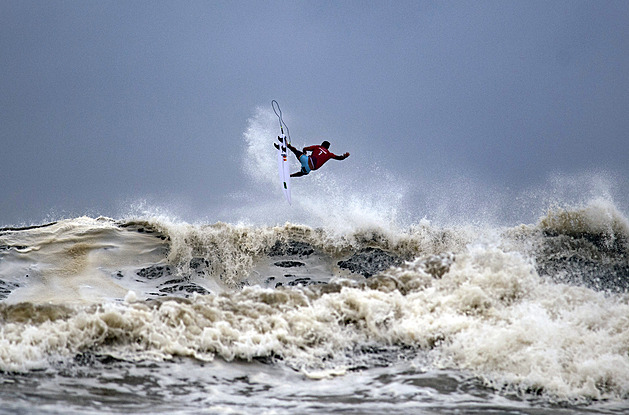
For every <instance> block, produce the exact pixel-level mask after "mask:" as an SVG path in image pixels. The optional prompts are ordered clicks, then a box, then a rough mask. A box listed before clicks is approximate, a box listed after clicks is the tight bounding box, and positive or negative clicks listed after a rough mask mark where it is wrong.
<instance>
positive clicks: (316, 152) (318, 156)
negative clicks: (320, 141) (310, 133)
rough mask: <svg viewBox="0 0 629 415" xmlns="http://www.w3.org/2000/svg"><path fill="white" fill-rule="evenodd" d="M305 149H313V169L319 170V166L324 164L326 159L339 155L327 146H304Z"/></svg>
mask: <svg viewBox="0 0 629 415" xmlns="http://www.w3.org/2000/svg"><path fill="white" fill-rule="evenodd" d="M304 151H312V154H311V155H310V163H309V164H310V168H311V169H312V170H317V169H318V168H319V167H321V166H323V165H324V164H325V162H326V161H328V160H330V159H331V158H333V157H338V156H337V155H336V154H334V153H332V152H331V151H330V150H328V149H327V148H325V147H321V146H310V147H304Z"/></svg>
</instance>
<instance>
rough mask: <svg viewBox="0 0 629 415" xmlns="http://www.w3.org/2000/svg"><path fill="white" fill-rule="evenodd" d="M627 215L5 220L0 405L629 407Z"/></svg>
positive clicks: (280, 409) (114, 409) (379, 409)
mask: <svg viewBox="0 0 629 415" xmlns="http://www.w3.org/2000/svg"><path fill="white" fill-rule="evenodd" d="M628 237H629V224H628V222H627V219H626V217H625V216H624V215H623V214H622V213H621V212H619V211H618V210H617V209H616V208H615V207H614V206H613V205H611V204H609V203H604V202H602V201H598V202H596V203H590V204H589V205H587V206H584V207H582V208H575V209H572V210H566V209H557V210H554V211H549V213H548V214H547V215H546V216H544V217H542V218H540V220H539V221H538V222H537V223H534V224H531V225H519V226H516V227H499V228H493V229H487V228H486V227H484V228H475V227H469V226H468V227H458V228H457V227H454V226H453V227H438V226H435V225H432V224H431V223H430V222H428V221H426V220H424V221H420V223H418V224H415V225H412V226H410V227H408V228H407V229H404V230H398V231H396V232H393V231H392V230H390V229H389V230H385V229H383V228H380V229H376V228H363V229H356V230H354V231H349V232H347V231H343V232H338V231H333V230H326V229H323V228H312V227H309V226H306V225H299V224H293V223H286V224H284V225H281V226H262V225H245V224H228V223H220V222H219V223H213V224H204V225H203V224H201V225H192V224H187V223H185V222H176V221H167V220H165V219H164V218H153V219H151V218H144V219H125V220H115V219H111V218H104V217H99V218H90V217H79V218H73V219H65V220H61V221H58V222H54V223H48V224H44V225H40V226H35V227H28V228H5V229H3V230H2V231H1V232H0V293H1V294H0V295H1V300H0V371H1V372H0V373H1V375H0V382H1V383H2V387H1V388H0V413H7V414H9V413H96V412H102V411H105V412H111V413H166V412H169V413H170V412H174V413H251V412H260V413H331V412H347V413H374V414H375V413H383V412H390V413H523V414H529V413H530V414H546V413H624V412H626V411H627V410H628V409H629V400H628V398H629V354H628V353H629V296H628V295H627V293H626V291H627V286H628V281H629V280H628V278H629V262H628V260H627V253H628V252H629V245H628V239H627V238H628Z"/></svg>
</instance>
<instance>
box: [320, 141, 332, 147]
mask: <svg viewBox="0 0 629 415" xmlns="http://www.w3.org/2000/svg"><path fill="white" fill-rule="evenodd" d="M321 147H325V148H330V142H329V141H324V142H323V143H321Z"/></svg>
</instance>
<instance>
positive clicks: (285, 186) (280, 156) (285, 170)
mask: <svg viewBox="0 0 629 415" xmlns="http://www.w3.org/2000/svg"><path fill="white" fill-rule="evenodd" d="M280 138H281V139H282V143H281V144H280V148H279V149H278V150H277V168H278V171H279V173H280V183H281V185H282V190H283V191H284V196H286V200H288V204H289V205H290V204H291V202H290V166H289V164H288V148H287V146H286V136H285V135H284V134H282V135H281V136H280Z"/></svg>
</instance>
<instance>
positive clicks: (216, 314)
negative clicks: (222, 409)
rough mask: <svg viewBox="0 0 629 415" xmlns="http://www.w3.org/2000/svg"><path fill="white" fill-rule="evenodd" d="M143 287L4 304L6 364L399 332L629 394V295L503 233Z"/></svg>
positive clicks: (507, 384) (407, 340)
mask: <svg viewBox="0 0 629 415" xmlns="http://www.w3.org/2000/svg"><path fill="white" fill-rule="evenodd" d="M133 301H134V297H133V296H128V297H127V302H126V303H119V304H113V303H110V304H103V305H94V306H78V305H77V306H72V307H62V306H28V310H26V311H25V310H24V309H23V307H24V306H20V305H2V306H1V307H0V314H1V315H2V319H3V330H2V331H1V332H0V351H1V352H0V367H1V368H2V369H3V370H24V369H29V368H34V367H42V366H45V365H46V364H47V362H49V361H51V360H54V359H55V358H57V357H58V356H70V357H71V356H73V355H74V354H76V353H80V352H83V351H86V350H90V351H92V352H93V353H97V354H108V355H111V356H115V357H117V358H122V359H129V360H134V359H143V358H155V359H168V358H171V357H172V356H189V357H193V358H196V359H201V360H211V359H213V358H214V357H215V356H220V357H222V358H224V359H227V360H231V359H245V360H249V359H254V358H269V359H272V360H274V361H278V360H281V361H283V362H284V364H287V365H289V366H291V367H293V368H295V369H298V370H304V371H305V373H312V371H313V370H315V371H316V370H321V369H324V370H326V371H327V372H325V373H335V374H341V373H343V372H344V371H345V370H347V369H352V368H353V367H356V366H358V367H361V366H362V365H363V364H364V362H365V359H366V357H365V355H366V354H367V355H369V353H372V354H376V355H378V354H379V353H380V351H381V350H384V349H386V348H389V347H392V346H394V347H399V348H405V350H408V349H407V348H409V347H410V348H411V349H412V350H415V351H416V352H417V353H421V354H422V355H423V356H424V357H423V358H425V357H426V356H427V357H428V361H429V362H431V363H430V364H431V365H432V366H433V367H437V368H439V367H442V368H443V367H447V368H456V369H463V370H466V371H469V372H471V373H473V374H475V375H476V376H478V377H480V378H482V379H484V380H485V381H486V382H487V383H488V384H490V385H493V386H494V387H496V388H499V389H502V388H507V389H512V390H517V391H535V392H541V393H544V394H548V395H550V396H554V397H558V398H560V399H583V398H595V399H600V398H614V397H625V396H627V394H629V361H628V360H627V354H626V351H627V344H629V320H627V318H626V316H627V315H629V304H628V299H627V297H626V296H611V297H610V296H605V295H603V294H601V293H597V292H594V291H592V290H589V289H585V288H582V287H571V286H567V285H561V284H552V283H546V282H544V281H543V280H542V279H540V277H539V276H538V275H537V273H536V271H535V268H534V266H533V264H532V263H531V262H530V261H528V260H527V259H526V258H524V257H523V256H521V255H520V254H517V253H509V252H504V251H502V250H500V249H498V248H496V247H492V246H484V245H475V246H471V247H470V248H469V249H467V250H465V251H463V252H460V253H458V254H456V255H445V254H442V255H439V256H433V257H429V258H424V259H417V260H415V261H413V262H408V263H406V264H404V265H403V266H401V267H398V268H392V269H390V270H389V271H387V272H386V273H385V274H383V275H381V276H379V277H373V278H371V279H369V280H367V281H366V282H364V283H356V282H351V281H347V280H341V281H337V282H332V283H330V284H327V285H323V286H311V287H309V288H300V289H296V288H294V289H283V288H278V289H263V288H244V289H243V290H240V291H230V292H225V293H223V294H219V295H207V296H195V297H193V298H192V299H189V300H174V299H173V300H165V301H156V302H150V303H139V302H138V303H135V302H133ZM405 353H408V352H405ZM378 358H380V359H382V356H378ZM423 358H422V359H423ZM367 360H368V358H367ZM315 373H317V372H315ZM319 373H321V372H319Z"/></svg>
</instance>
